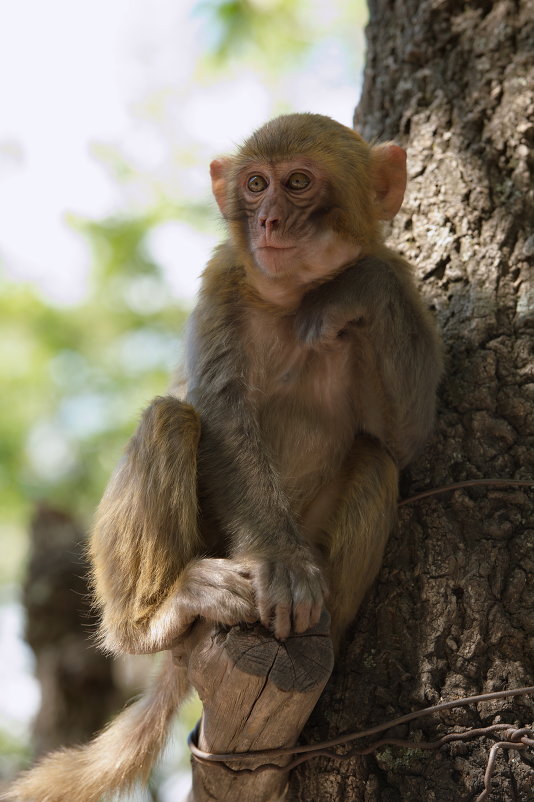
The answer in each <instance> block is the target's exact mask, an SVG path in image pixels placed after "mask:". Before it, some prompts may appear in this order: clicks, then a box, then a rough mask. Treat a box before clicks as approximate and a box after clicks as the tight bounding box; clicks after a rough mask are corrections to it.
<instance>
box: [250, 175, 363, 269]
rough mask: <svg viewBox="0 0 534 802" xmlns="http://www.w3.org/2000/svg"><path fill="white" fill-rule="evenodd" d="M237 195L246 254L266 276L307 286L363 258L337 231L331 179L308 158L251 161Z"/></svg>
mask: <svg viewBox="0 0 534 802" xmlns="http://www.w3.org/2000/svg"><path fill="white" fill-rule="evenodd" d="M236 194H237V196H238V198H237V199H238V205H239V207H240V218H241V221H242V223H241V224H242V226H243V228H244V231H243V233H244V235H245V237H246V240H247V245H248V250H249V252H250V254H251V255H252V259H253V262H254V265H255V266H256V268H257V269H258V270H259V271H261V273H263V274H264V275H266V276H268V277H271V278H273V279H276V278H293V279H295V280H296V281H297V282H299V283H303V284H306V283H309V282H311V281H314V280H317V279H319V278H322V277H323V276H326V275H328V274H330V273H332V272H333V271H335V270H336V269H338V268H339V267H341V266H343V265H344V264H346V263H347V262H349V261H351V260H352V259H354V258H356V257H357V256H358V254H359V248H358V246H357V245H356V243H355V242H354V240H352V239H351V238H348V237H347V236H343V235H341V234H340V233H338V232H336V231H335V229H334V226H333V212H334V209H333V207H334V204H333V202H332V192H331V188H330V186H329V182H328V178H327V176H326V175H325V173H324V171H323V170H322V168H321V167H320V165H319V164H317V163H316V162H314V161H312V160H310V159H291V160H287V161H282V162H278V163H273V162H267V161H257V162H251V163H249V164H248V165H246V167H245V168H244V169H242V170H241V171H240V173H239V175H238V176H237V186H236Z"/></svg>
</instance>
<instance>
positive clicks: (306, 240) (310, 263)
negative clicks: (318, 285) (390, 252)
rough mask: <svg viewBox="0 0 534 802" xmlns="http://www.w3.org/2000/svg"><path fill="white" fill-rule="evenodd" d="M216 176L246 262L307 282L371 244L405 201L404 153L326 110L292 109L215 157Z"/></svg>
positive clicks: (222, 205)
mask: <svg viewBox="0 0 534 802" xmlns="http://www.w3.org/2000/svg"><path fill="white" fill-rule="evenodd" d="M211 177H212V186H213V194H214V195H215V199H216V200H217V203H218V205H219V208H220V210H221V212H222V214H223V216H224V217H225V219H226V220H227V222H228V224H229V227H230V234H231V238H232V241H233V243H234V245H235V246H236V247H237V249H238V251H239V252H240V254H241V255H242V257H243V260H244V262H245V265H246V266H247V267H248V268H249V269H252V270H259V271H260V272H261V273H262V274H263V275H265V276H268V277H271V278H273V279H276V278H288V277H294V278H295V279H297V280H298V281H300V282H302V283H303V284H307V283H309V282H312V281H315V280H317V279H320V278H322V277H324V276H326V275H330V274H331V273H333V272H335V271H336V270H337V269H339V268H340V267H342V266H343V265H345V264H347V263H348V262H350V261H351V260H353V259H355V258H357V257H358V256H359V255H360V254H361V253H364V252H366V251H368V250H369V249H371V248H372V247H373V245H374V244H375V243H376V241H377V240H378V239H379V237H380V233H379V230H380V227H379V221H380V220H387V219H391V218H392V217H394V215H395V214H396V213H397V212H398V210H399V208H400V206H401V203H402V199H403V197H404V190H405V187H406V154H405V152H404V151H403V150H402V148H400V147H398V146H397V145H393V144H390V143H388V144H384V145H377V146H375V147H371V146H370V145H368V144H367V142H365V141H364V140H363V139H362V137H361V136H359V134H357V133H356V132H355V131H353V130H352V129H350V128H347V127H346V126H344V125H341V124H340V123H338V122H336V121H335V120H332V119H330V118H329V117H324V116H322V115H319V114H288V115H285V116H282V117H278V118H277V119H275V120H272V121H271V122H268V123H266V124H265V125H264V126H262V127H261V128H260V129H259V130H258V131H256V132H255V133H254V134H252V136H251V137H250V138H249V139H247V140H246V142H245V143H244V144H243V146H242V147H241V148H240V149H239V151H238V152H237V154H236V155H235V156H233V157H224V158H220V159H215V160H214V161H213V162H212V163H211Z"/></svg>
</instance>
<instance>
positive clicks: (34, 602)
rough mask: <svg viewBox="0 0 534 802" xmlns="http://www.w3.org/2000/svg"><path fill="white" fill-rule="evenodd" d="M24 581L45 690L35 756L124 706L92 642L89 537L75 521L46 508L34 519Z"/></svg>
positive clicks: (76, 739) (29, 634) (80, 737)
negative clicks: (87, 551)
mask: <svg viewBox="0 0 534 802" xmlns="http://www.w3.org/2000/svg"><path fill="white" fill-rule="evenodd" d="M30 544H31V545H30V559H29V562H28V568H27V573H26V579H25V582H24V593H23V602H24V607H25V609H26V640H27V641H28V643H29V644H30V646H31V648H32V649H33V652H34V654H35V663H36V673H37V678H38V680H39V683H40V685H41V691H42V699H41V707H40V710H39V712H38V714H37V716H36V718H35V720H34V722H33V731H32V746H33V751H34V753H35V755H36V756H39V755H42V754H44V753H46V752H49V751H50V750H51V749H57V748H59V747H61V746H69V745H73V744H77V743H80V742H82V741H85V740H87V739H88V738H90V737H92V736H93V735H94V734H95V732H96V731H98V730H100V729H101V728H102V727H103V726H104V724H105V723H106V721H107V720H109V718H110V715H111V713H113V712H114V711H115V710H116V709H117V708H118V707H120V706H121V704H123V703H124V698H123V694H122V693H121V692H120V690H119V688H118V687H117V685H116V682H115V679H114V676H113V667H112V661H111V659H110V658H109V657H108V656H107V655H104V654H102V653H101V652H100V651H98V650H97V648H96V646H95V645H94V643H92V642H91V640H90V638H89V633H90V632H91V629H92V628H93V629H94V624H95V616H94V614H93V613H92V611H91V607H90V601H89V598H90V596H89V586H88V582H87V571H88V565H87V560H86V558H85V554H84V544H85V534H84V532H83V531H82V530H81V528H80V527H79V525H78V524H77V523H76V522H75V521H74V520H73V519H72V517H71V516H69V515H67V514H65V513H63V512H61V511H60V510H56V509H52V508H51V507H48V506H46V505H44V504H41V505H40V506H39V507H38V508H37V510H36V511H35V514H34V516H33V520H32V524H31V532H30Z"/></svg>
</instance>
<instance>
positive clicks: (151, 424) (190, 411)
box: [91, 396, 255, 653]
mask: <svg viewBox="0 0 534 802" xmlns="http://www.w3.org/2000/svg"><path fill="white" fill-rule="evenodd" d="M199 437H200V420H199V417H198V415H197V413H196V411H195V409H194V408H193V407H192V406H190V405H189V404H185V403H183V402H181V401H178V400H177V399H176V398H174V397H173V396H168V397H166V398H157V399H155V401H153V402H152V404H151V405H150V406H149V407H148V409H147V410H146V411H145V412H144V414H143V417H142V419H141V422H140V424H139V428H138V430H137V432H136V433H135V435H134V436H133V437H132V439H131V440H130V443H129V444H128V447H127V449H126V453H125V455H124V458H123V460H122V462H121V464H120V465H119V467H118V469H117V471H116V472H115V475H114V476H113V478H112V480H111V482H110V484H109V486H108V488H107V490H106V493H105V495H104V498H103V499H102V502H101V504H100V507H99V510H98V514H97V518H96V522H95V528H94V533H93V537H92V542H91V557H92V562H93V574H94V585H95V590H96V594H97V599H98V602H99V604H100V606H101V608H102V626H101V642H102V644H103V645H104V647H105V648H107V649H109V650H110V651H112V652H118V653H122V652H131V653H141V652H156V651H160V650H163V649H168V648H170V647H171V646H173V645H174V643H175V641H176V639H177V638H179V637H180V636H181V635H183V634H184V633H185V632H186V631H187V630H188V628H189V627H190V625H191V624H192V622H193V621H194V620H195V618H196V617H197V616H203V617H205V618H208V619H209V620H213V621H217V622H220V623H224V624H233V623H237V622H238V621H244V620H251V619H253V620H255V609H254V595H253V589H252V583H251V581H250V579H249V578H248V575H247V569H246V567H244V566H242V565H241V563H240V562H239V561H237V560H225V559H202V557H203V556H204V555H205V554H210V553H212V554H213V552H214V550H213V547H211V548H210V547H208V545H207V544H206V543H204V541H203V539H202V537H201V535H200V532H199V527H198V517H199V510H198V490H197V452H198V442H199ZM220 554H222V552H221V551H220V550H219V552H218V554H217V556H219V555H220Z"/></svg>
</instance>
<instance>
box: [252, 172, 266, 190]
mask: <svg viewBox="0 0 534 802" xmlns="http://www.w3.org/2000/svg"><path fill="white" fill-rule="evenodd" d="M247 187H248V189H250V191H251V192H263V190H264V189H266V187H267V181H266V179H265V178H264V177H263V176H262V175H253V176H251V178H249V179H248V181H247Z"/></svg>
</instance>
